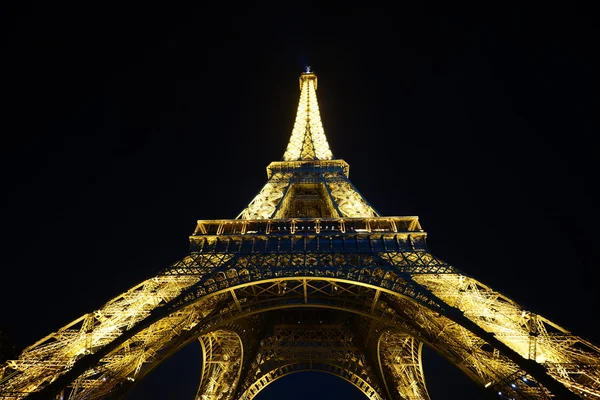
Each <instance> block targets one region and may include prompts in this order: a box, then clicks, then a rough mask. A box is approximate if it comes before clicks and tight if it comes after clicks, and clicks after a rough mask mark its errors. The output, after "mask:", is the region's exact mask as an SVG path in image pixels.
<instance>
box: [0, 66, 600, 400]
mask: <svg viewBox="0 0 600 400" xmlns="http://www.w3.org/2000/svg"><path fill="white" fill-rule="evenodd" d="M300 87H301V95H300V102H299V106H298V113H297V117H296V123H295V125H294V129H293V131H292V137H291V139H290V142H289V145H288V147H287V149H286V152H285V154H284V159H283V161H281V162H276V163H272V164H271V165H270V166H269V167H267V174H268V181H267V183H266V184H265V186H264V187H263V188H262V190H261V191H260V192H259V194H258V195H257V196H256V197H255V198H254V199H253V200H252V201H251V202H250V204H249V205H248V207H247V208H245V209H244V210H243V211H242V212H241V213H240V215H239V216H238V218H237V219H231V220H215V221H198V225H197V227H196V229H195V231H194V233H193V235H192V236H190V251H189V254H188V255H187V256H186V257H185V258H183V259H182V260H181V261H179V262H176V263H175V264H173V265H172V266H170V267H168V268H166V269H165V270H163V271H161V272H160V273H158V274H157V275H156V276H155V277H153V278H151V279H148V280H145V281H143V282H141V283H140V284H139V285H137V286H135V287H133V288H131V289H130V290H128V291H127V292H125V293H123V294H122V295H119V296H117V297H116V298H114V299H112V300H110V301H109V302H107V303H106V304H105V305H104V306H102V307H101V308H99V309H98V310H95V311H93V312H91V313H88V314H85V315H83V316H82V317H80V318H78V319H76V320H74V321H73V322H71V323H69V324H67V325H65V326H64V327H63V328H61V329H59V330H58V331H56V332H54V333H51V334H50V335H48V336H46V337H44V338H42V339H41V340H39V341H37V342H36V343H34V344H33V345H31V346H29V347H28V348H26V349H25V350H23V351H22V352H21V354H20V355H19V356H18V357H17V358H15V359H12V360H8V361H6V362H5V363H3V364H2V365H0V398H1V399H11V400H20V399H24V398H28V399H29V400H37V399H56V398H61V399H63V398H68V399H72V400H76V399H86V400H93V399H111V398H118V397H119V396H123V395H125V394H126V393H127V392H128V391H129V390H130V389H131V388H132V387H134V386H135V384H136V383H137V382H139V381H140V380H141V379H143V378H144V377H145V376H146V375H147V374H148V373H150V372H151V371H152V370H153V369H154V368H156V366H158V365H159V364H160V363H161V362H163V361H164V360H165V359H167V358H168V357H169V356H171V355H172V354H174V353H175V352H176V351H178V350H179V349H181V348H182V347H184V346H186V345H187V344H188V343H191V342H192V341H195V340H198V339H199V340H200V343H201V345H202V349H203V357H204V359H203V363H204V364H203V370H202V371H203V372H202V374H201V377H200V385H199V389H198V395H197V398H198V399H205V398H206V399H208V398H222V399H232V398H239V399H242V398H244V399H246V398H248V399H250V398H252V397H254V395H256V393H258V392H259V391H260V390H261V389H262V388H263V387H264V386H265V385H267V384H269V383H270V382H273V381H274V380H276V379H278V378H279V377H281V376H284V375H285V374H289V373H293V372H297V371H300V370H306V369H313V370H319V371H322V372H327V373H333V374H335V375H337V376H340V377H342V378H343V379H346V380H347V381H349V382H350V383H352V384H354V385H355V386H357V387H358V388H359V389H360V390H362V391H363V393H365V394H366V395H367V396H368V397H369V398H372V399H389V400H409V399H419V400H421V399H428V395H427V390H426V387H425V378H424V376H423V371H422V367H421V348H422V346H423V345H426V346H429V347H431V348H432V349H434V350H435V351H436V352H438V353H439V354H441V355H442V356H444V357H445V358H447V359H448V360H449V361H450V362H451V363H452V364H453V365H455V366H456V367H457V368H459V369H460V370H462V371H463V372H464V373H465V374H466V375H467V376H469V377H470V378H471V379H472V380H474V381H475V382H476V383H478V384H479V385H481V386H482V387H484V388H488V390H494V391H496V392H501V393H502V394H503V395H504V396H506V397H508V398H513V399H549V398H558V399H561V400H563V399H569V398H573V397H574V396H579V397H586V398H600V348H598V347H597V346H596V345H594V344H592V343H590V342H589V341H587V340H585V339H584V338H582V337H579V336H576V335H573V334H572V333H571V332H569V331H568V330H566V329H564V328H562V327H560V326H559V325H557V324H555V323H553V322H551V321H550V320H549V319H547V318H545V317H543V316H541V315H539V314H536V313H534V312H533V311H531V310H526V309H524V308H522V307H521V306H520V305H519V304H517V303H516V302H514V301H513V300H511V299H509V298H507V297H506V296H504V295H502V294H500V293H498V292H496V291H494V290H493V289H491V288H490V287H488V286H486V285H484V284H482V283H481V282H479V281H477V280H476V279H474V278H472V277H469V276H466V275H465V274H463V273H462V272H460V270H458V269H457V268H455V267H453V266H452V265H450V264H448V263H446V262H444V261H442V260H440V259H438V258H437V257H435V256H433V255H432V254H431V253H430V252H429V251H428V249H427V245H426V242H425V240H426V233H425V232H424V231H423V230H422V229H421V226H420V225H419V222H418V218H417V217H381V216H379V214H378V213H377V212H376V211H375V209H374V208H373V207H372V206H371V205H370V204H369V203H368V202H367V201H366V199H365V198H364V197H363V196H362V195H361V194H360V193H359V192H358V190H357V189H356V188H355V187H354V185H352V183H351V182H350V180H349V179H348V171H349V169H348V164H347V163H345V162H344V161H343V160H334V159H333V155H332V153H331V150H330V149H329V145H328V143H327V140H326V137H325V133H324V130H323V127H322V124H321V120H320V116H319V109H318V104H317V99H316V87H317V80H316V76H315V75H314V74H313V73H311V72H308V71H307V73H305V74H303V75H302V76H301V77H300ZM323 310H329V311H330V312H331V313H333V314H335V315H345V316H347V315H352V318H350V319H349V320H348V321H349V325H348V326H346V325H344V326H343V327H342V326H340V325H339V324H338V323H336V322H335V321H334V322H333V323H331V324H329V325H328V327H325V326H321V327H319V325H315V324H312V325H311V324H308V323H306V324H303V323H300V324H299V325H300V326H295V327H294V328H292V327H286V326H284V324H279V325H278V326H276V327H273V326H271V325H269V323H267V322H266V321H267V318H263V316H271V315H272V313H276V312H282V311H285V312H286V313H287V314H288V315H297V313H299V312H300V311H302V312H306V313H308V314H310V315H316V314H318V313H319V312H322V311H323ZM301 322H302V320H301ZM313 322H314V321H313ZM290 335H291V336H290ZM294 338H295V339H294ZM298 338H300V339H301V340H298ZM374 365H376V366H377V367H376V368H375V367H373V366H374Z"/></svg>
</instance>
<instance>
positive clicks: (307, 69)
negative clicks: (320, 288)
mask: <svg viewBox="0 0 600 400" xmlns="http://www.w3.org/2000/svg"><path fill="white" fill-rule="evenodd" d="M311 72H312V71H311V70H310V65H307V66H306V73H307V74H310V73H311Z"/></svg>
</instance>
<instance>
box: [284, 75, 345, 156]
mask: <svg viewBox="0 0 600 400" xmlns="http://www.w3.org/2000/svg"><path fill="white" fill-rule="evenodd" d="M332 158H333V154H332V153H331V150H330V149H329V144H328V143H327V137H325V131H324V129H323V124H322V123H321V114H320V113H319V103H318V102H317V76H316V75H315V74H314V73H312V72H310V69H307V72H304V73H303V74H302V76H300V101H299V103H298V112H297V113H296V122H295V123H294V129H293V130H292V137H291V138H290V142H289V143H288V146H287V149H286V150H285V153H284V154H283V159H284V160H285V161H293V160H331V159H332Z"/></svg>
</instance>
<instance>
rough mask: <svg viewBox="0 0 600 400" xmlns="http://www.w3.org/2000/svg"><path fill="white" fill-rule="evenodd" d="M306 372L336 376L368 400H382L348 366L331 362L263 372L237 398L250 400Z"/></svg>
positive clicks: (282, 366)
mask: <svg viewBox="0 0 600 400" xmlns="http://www.w3.org/2000/svg"><path fill="white" fill-rule="evenodd" d="M306 371H313V372H315V371H316V372H323V373H327V374H331V375H334V376H337V377H338V378H341V379H343V380H344V381H346V382H348V383H350V384H351V385H353V386H355V387H356V388H358V389H359V390H360V391H361V392H363V393H364V395H365V397H366V398H368V399H372V400H381V399H382V398H384V397H381V394H380V393H379V392H378V391H377V390H376V389H375V388H373V387H372V386H371V385H370V384H369V382H368V381H366V380H365V379H364V378H363V377H361V375H360V374H358V373H356V372H354V371H352V370H351V369H349V367H348V365H343V364H342V365H340V364H338V363H333V362H329V363H324V362H320V361H311V360H305V361H298V362H294V363H288V364H285V365H281V366H278V367H277V368H274V369H272V370H270V371H265V372H264V373H263V374H262V375H261V376H260V377H257V379H256V381H254V382H253V384H252V385H250V386H249V387H248V388H247V389H246V390H245V391H244V392H242V393H241V395H240V396H239V397H238V398H239V400H251V399H253V398H255V397H256V396H257V395H258V394H259V393H260V391H262V390H263V389H264V388H266V387H267V386H268V385H270V384H272V383H273V382H275V381H276V380H278V379H280V378H283V377H285V376H288V375H291V374H294V373H297V372H306Z"/></svg>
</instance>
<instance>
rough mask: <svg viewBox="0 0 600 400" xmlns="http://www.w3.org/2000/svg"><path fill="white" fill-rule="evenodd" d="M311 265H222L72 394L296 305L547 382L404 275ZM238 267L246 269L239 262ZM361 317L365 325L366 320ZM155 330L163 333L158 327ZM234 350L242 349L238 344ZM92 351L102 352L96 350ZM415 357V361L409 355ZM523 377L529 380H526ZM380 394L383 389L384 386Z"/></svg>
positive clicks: (487, 377)
mask: <svg viewBox="0 0 600 400" xmlns="http://www.w3.org/2000/svg"><path fill="white" fill-rule="evenodd" d="M315 272H318V271H313V273H314V275H313V274H311V275H302V276H288V277H279V278H277V277H262V278H261V279H256V280H252V279H250V276H251V275H250V273H248V274H247V275H246V276H247V277H248V279H245V278H242V279H240V278H241V277H240V276H239V275H238V276H234V275H233V274H229V275H228V274H227V273H225V274H222V275H216V274H215V275H213V276H215V277H216V276H221V278H220V279H221V280H220V281H217V280H212V278H209V279H206V280H205V281H204V282H203V283H202V285H201V286H197V288H198V290H197V291H196V292H194V291H188V292H187V297H186V298H185V299H184V301H182V302H181V303H180V304H178V305H176V306H175V307H174V308H173V309H172V310H171V311H170V312H169V313H168V314H166V315H163V316H161V315H160V314H159V313H157V314H156V317H155V319H156V321H155V322H154V323H152V324H148V326H147V327H145V328H143V329H139V330H138V332H137V333H136V334H135V335H132V336H130V338H129V339H127V340H125V341H123V344H122V345H120V346H114V347H113V348H112V349H111V348H110V347H111V346H110V345H107V346H105V347H106V350H105V351H106V352H107V355H106V356H104V357H103V358H102V359H101V360H100V361H99V362H95V363H94V364H93V365H89V368H86V369H85V372H84V373H83V374H81V375H80V376H79V378H78V379H77V380H76V382H75V384H76V390H77V391H78V392H77V393H75V394H74V395H71V398H72V399H77V398H87V399H92V398H107V397H110V396H109V394H110V393H119V392H120V393H124V392H126V391H127V387H128V385H131V384H130V383H129V382H130V381H131V382H133V381H134V380H139V379H141V378H143V376H144V375H146V373H148V372H150V371H151V370H152V369H153V368H154V367H156V366H157V365H158V364H160V363H161V362H162V361H163V360H165V359H166V358H168V357H169V356H170V355H171V354H174V353H175V352H176V351H177V350H179V349H180V348H182V347H183V346H185V345H186V344H187V343H189V342H190V341H192V340H195V339H196V338H198V337H201V338H204V337H210V333H211V332H215V331H219V330H220V329H227V327H228V326H231V324H235V323H236V322H237V321H240V320H245V319H247V318H249V317H251V316H254V315H259V314H261V313H265V312H268V311H273V310H283V309H299V308H310V309H331V310H338V311H343V312H350V313H353V314H355V315H356V316H358V317H361V318H363V319H364V320H365V321H369V322H368V327H369V329H368V330H369V331H371V334H373V333H375V336H374V337H373V338H369V337H367V338H366V339H365V341H366V342H369V341H373V340H375V341H378V340H379V336H377V331H378V330H382V329H383V328H382V327H386V329H387V328H392V329H394V330H395V331H401V332H403V333H405V334H407V335H409V336H410V337H412V338H415V339H417V340H418V341H420V342H423V343H426V344H428V345H429V346H431V347H432V348H433V349H434V350H436V351H437V352H438V353H440V354H442V355H443V356H445V357H446V358H448V359H449V360H450V361H451V362H452V363H454V365H456V366H457V367H458V368H460V369H461V370H463V371H464V372H465V373H467V375H468V376H470V377H471V378H472V379H473V380H475V381H476V382H478V383H479V384H481V385H483V386H486V384H487V383H488V382H491V384H492V385H495V386H496V387H498V386H497V385H498V384H500V385H502V386H501V387H503V388H505V390H507V391H508V390H509V388H510V387H511V385H519V386H518V387H516V390H513V393H511V395H512V396H513V397H515V398H527V397H526V396H525V395H523V394H524V393H528V394H529V395H531V393H533V394H534V398H544V397H543V396H546V394H545V393H546V391H545V389H544V388H543V387H542V386H541V385H539V384H535V382H536V381H535V379H536V378H535V377H534V375H532V374H529V373H527V371H526V369H525V368H523V367H522V366H520V365H518V363H515V362H514V361H513V360H512V359H511V358H509V357H508V356H507V355H505V354H504V352H505V351H506V349H505V348H503V347H502V346H499V343H498V342H496V343H494V341H493V340H490V341H486V338H485V336H484V335H482V334H479V333H478V332H475V333H474V332H472V331H471V330H470V329H473V327H472V326H468V324H464V325H467V326H466V327H465V326H463V325H461V324H460V323H458V322H456V321H454V320H453V319H452V318H451V317H452V316H451V315H446V314H447V311H445V310H443V309H440V308H439V307H438V306H437V305H436V304H434V303H433V300H428V299H426V298H424V297H423V296H424V294H423V293H419V291H418V290H417V289H418V288H417V287H416V286H413V283H411V282H409V281H407V280H406V279H404V278H399V277H398V278H395V279H394V284H393V285H389V287H383V286H381V285H380V286H375V285H373V284H372V283H367V277H370V276H373V275H377V274H378V272H377V271H376V270H370V271H369V272H368V273H367V271H365V270H363V271H361V270H359V269H357V268H348V269H346V270H345V272H344V275H343V276H342V275H341V273H327V274H323V276H316V275H317V273H315ZM324 272H325V271H324ZM241 273H242V276H243V275H244V273H243V270H242V271H241ZM244 281H245V282H244ZM171 304H172V303H168V305H171ZM363 325H365V327H366V324H363ZM99 328H101V326H100V327H99ZM469 328H470V329H469ZM167 330H168V332H169V333H168V334H167V333H166V331H167ZM160 332H163V334H162V335H158V334H157V333H160ZM206 335H209V336H206ZM367 335H369V333H368V332H367ZM121 340H123V339H122V338H121ZM234 341H235V340H234ZM500 344H501V343H500ZM205 346H206V344H205ZM142 349H144V350H145V351H142ZM149 350H151V355H152V356H151V357H150V356H149ZM239 351H240V352H243V349H240V350H239ZM97 353H98V354H102V353H101V352H100V351H98V352H97ZM386 357H387V356H384V357H381V358H380V360H383V361H382V365H383V368H387V371H388V372H387V375H386V386H387V387H388V391H389V392H392V393H390V394H391V396H394V393H393V391H394V390H402V375H401V374H396V375H394V374H390V373H389V371H391V370H393V368H390V367H389V366H387V367H386V363H387V362H388V361H386V360H391V359H390V358H389V357H388V358H386ZM413 357H414V356H413ZM412 364H413V367H414V364H415V362H414V360H413V362H412ZM234 371H236V370H235V369H232V370H231V372H230V373H233V374H234V375H235V373H237V372H235V373H234ZM390 376H391V378H390ZM129 378H130V379H129ZM522 378H526V379H527V382H530V384H528V385H524V384H523V383H522V382H525V381H524V380H523V379H522ZM531 384H533V385H531ZM487 386H490V385H487ZM525 386H526V387H525ZM201 390H202V389H201ZM229 393H232V391H229ZM402 395H404V394H402ZM402 395H401V396H402ZM382 396H383V397H387V396H386V394H385V393H383V394H382ZM417 398H418V397H417Z"/></svg>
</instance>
